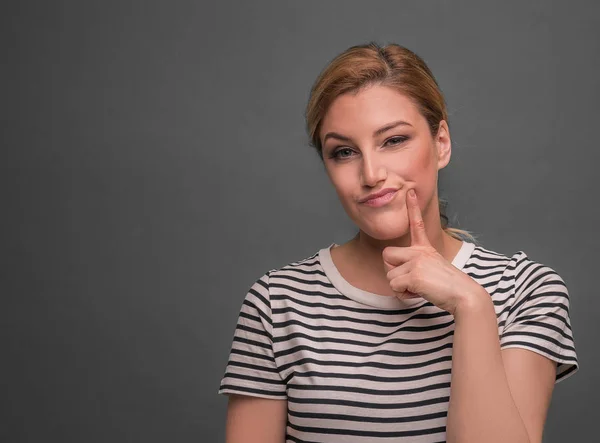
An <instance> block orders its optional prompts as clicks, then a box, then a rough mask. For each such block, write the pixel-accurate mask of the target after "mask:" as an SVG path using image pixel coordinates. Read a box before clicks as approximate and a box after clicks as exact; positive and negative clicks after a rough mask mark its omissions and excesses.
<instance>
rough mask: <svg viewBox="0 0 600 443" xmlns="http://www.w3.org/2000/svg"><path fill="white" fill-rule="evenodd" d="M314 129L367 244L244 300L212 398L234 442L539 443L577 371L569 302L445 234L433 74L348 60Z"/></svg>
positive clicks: (379, 56) (313, 101)
mask: <svg viewBox="0 0 600 443" xmlns="http://www.w3.org/2000/svg"><path fill="white" fill-rule="evenodd" d="M306 117H307V126H308V131H309V134H310V137H311V140H312V144H313V145H314V147H315V148H316V150H317V151H318V153H319V155H320V157H321V159H322V160H323V162H324V166H325V169H326V171H327V174H328V176H329V178H330V180H331V183H332V184H333V186H334V188H335V190H336V192H337V194H338V196H339V198H340V201H341V203H342V205H343V207H344V209H345V211H346V212H347V214H348V216H349V217H350V218H351V219H352V221H353V222H354V223H355V224H356V225H357V227H358V228H359V232H358V234H357V235H356V236H355V237H354V238H352V239H351V240H349V241H348V242H347V243H344V244H342V245H337V244H335V243H333V244H331V245H329V246H328V247H324V248H322V249H320V250H319V251H318V252H316V253H315V254H314V255H312V256H310V257H307V258H305V259H303V260H301V261H298V262H294V263H290V264H288V265H287V266H284V267H282V268H280V269H273V270H270V271H268V272H266V273H265V274H264V275H263V276H262V277H261V278H259V279H258V280H257V281H256V283H254V285H252V287H251V288H250V290H249V292H248V294H247V296H246V298H245V300H244V303H243V305H242V308H241V312H240V315H239V320H238V325H237V328H236V331H235V336H234V339H233V345H232V349H231V354H230V358H229V362H228V365H227V368H226V372H225V375H224V377H223V380H222V382H221V387H220V390H219V392H220V393H223V394H228V395H229V405H228V412H227V424H226V435H227V437H226V441H227V442H228V443H282V442H284V441H287V442H297V443H299V442H311V443H314V442H331V443H359V442H373V441H385V442H417V443H426V442H429V443H433V442H445V441H448V442H460V443H469V442H477V443H482V442H502V443H506V442H511V443H518V442H523V443H525V442H541V441H542V431H543V427H544V422H545V419H546V413H547V410H548V406H549V404H550V400H551V396H552V390H553V387H554V384H555V383H556V382H558V381H560V380H563V379H564V378H566V377H567V376H569V375H571V374H573V373H574V372H575V371H576V370H577V369H578V363H577V356H576V353H575V348H574V342H573V334H572V331H571V325H570V320H569V295H568V291H567V288H566V286H565V284H564V282H563V280H562V279H561V277H560V276H559V275H558V274H557V273H556V272H555V271H554V270H553V269H551V268H549V267H547V266H544V265H542V264H540V263H537V262H535V261H532V260H531V259H529V258H528V256H527V255H526V254H525V253H524V252H517V253H515V254H513V255H512V256H505V255H502V254H499V253H496V252H493V251H490V250H488V249H485V248H484V247H482V246H480V245H477V244H476V243H475V241H474V239H473V238H472V237H471V236H470V235H469V234H468V233H467V232H465V231H459V230H457V229H452V228H449V227H448V226H447V224H446V221H447V219H446V217H445V215H444V214H443V211H441V209H440V204H439V199H438V187H437V183H438V171H439V170H440V169H442V168H444V167H445V166H446V165H447V164H448V162H449V161H450V155H451V140H450V132H449V129H448V124H447V114H446V108H445V103H444V99H443V96H442V94H441V92H440V90H439V88H438V85H437V83H436V81H435V79H434V77H433V75H432V73H431V72H430V70H429V69H428V67H427V66H426V64H425V63H424V62H423V60H422V59H421V58H420V57H418V56H417V55H416V54H414V53H413V52H411V51H409V50H408V49H406V48H403V47H401V46H398V45H388V46H385V47H380V46H378V45H375V44H369V45H363V46H355V47H352V48H350V49H348V50H347V51H345V52H344V53H342V54H340V55H339V56H338V57H336V58H335V59H334V60H333V61H332V62H331V63H330V64H329V66H327V67H326V69H325V70H324V71H323V72H322V73H321V75H320V76H319V78H318V79H317V81H316V82H315V84H314V86H313V89H312V94H311V97H310V101H309V103H308V108H307V112H306Z"/></svg>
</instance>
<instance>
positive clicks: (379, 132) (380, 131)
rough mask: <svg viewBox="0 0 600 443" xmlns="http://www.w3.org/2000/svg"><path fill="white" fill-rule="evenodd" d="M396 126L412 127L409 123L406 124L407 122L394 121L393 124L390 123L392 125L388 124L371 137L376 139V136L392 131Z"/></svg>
mask: <svg viewBox="0 0 600 443" xmlns="http://www.w3.org/2000/svg"><path fill="white" fill-rule="evenodd" d="M397 126H412V125H411V124H410V123H408V122H405V121H404V120H398V121H395V122H392V123H388V124H387V125H385V126H382V127H381V128H379V129H378V130H376V131H375V132H374V133H373V137H377V136H378V135H381V134H383V133H384V132H386V131H389V130H390V129H393V128H395V127H397Z"/></svg>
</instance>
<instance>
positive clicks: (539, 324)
mask: <svg viewBox="0 0 600 443" xmlns="http://www.w3.org/2000/svg"><path fill="white" fill-rule="evenodd" d="M512 324H520V325H530V326H537V327H539V328H546V329H550V330H552V331H554V332H556V333H558V334H560V335H562V336H563V337H564V338H566V339H567V340H569V341H573V337H571V336H570V335H568V334H566V333H565V332H564V331H563V330H562V329H560V328H558V327H556V326H554V325H552V324H550V323H543V322H540V321H534V320H525V321H523V320H522V319H520V318H519V319H518V320H517V321H516V322H513V323H512Z"/></svg>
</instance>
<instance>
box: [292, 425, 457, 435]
mask: <svg viewBox="0 0 600 443" xmlns="http://www.w3.org/2000/svg"><path fill="white" fill-rule="evenodd" d="M288 426H289V427H291V428H293V429H295V430H297V431H300V432H312V433H319V434H334V435H353V436H356V437H373V438H386V437H415V436H417V435H429V434H438V433H440V432H445V431H446V427H445V426H444V427H441V428H431V429H410V430H407V431H358V430H352V429H331V428H316V427H312V426H297V425H295V424H293V423H288Z"/></svg>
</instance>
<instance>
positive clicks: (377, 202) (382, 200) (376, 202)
mask: <svg viewBox="0 0 600 443" xmlns="http://www.w3.org/2000/svg"><path fill="white" fill-rule="evenodd" d="M397 193H398V191H393V192H388V193H387V194H385V195H382V196H381V197H377V198H373V199H371V200H366V201H364V202H363V205H367V206H371V207H372V208H379V207H381V206H385V205H387V204H388V203H389V202H391V201H392V200H393V199H394V197H395V196H396V194H397Z"/></svg>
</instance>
